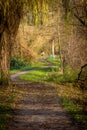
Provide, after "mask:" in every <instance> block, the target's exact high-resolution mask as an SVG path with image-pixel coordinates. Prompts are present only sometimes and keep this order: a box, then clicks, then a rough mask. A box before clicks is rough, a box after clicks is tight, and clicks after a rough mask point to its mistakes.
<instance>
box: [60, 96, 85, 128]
mask: <svg viewBox="0 0 87 130" xmlns="http://www.w3.org/2000/svg"><path fill="white" fill-rule="evenodd" d="M62 105H63V106H64V107H65V109H66V110H68V111H69V112H70V113H71V114H72V117H73V119H74V120H76V121H77V122H78V123H80V124H82V126H83V128H84V130H87V116H86V115H85V113H84V112H83V109H82V106H80V105H78V104H75V103H73V102H72V101H71V100H69V99H68V98H66V97H62Z"/></svg>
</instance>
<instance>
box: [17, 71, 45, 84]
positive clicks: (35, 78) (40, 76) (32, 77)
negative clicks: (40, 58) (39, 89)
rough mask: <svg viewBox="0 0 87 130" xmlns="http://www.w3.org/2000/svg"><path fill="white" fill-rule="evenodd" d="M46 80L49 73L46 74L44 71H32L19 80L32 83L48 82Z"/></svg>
mask: <svg viewBox="0 0 87 130" xmlns="http://www.w3.org/2000/svg"><path fill="white" fill-rule="evenodd" d="M46 78H47V73H46V72H45V73H44V72H43V70H42V71H40V70H37V71H32V72H30V73H28V74H24V75H21V76H20V77H19V79H21V80H26V81H32V82H44V81H46Z"/></svg>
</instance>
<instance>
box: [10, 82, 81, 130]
mask: <svg viewBox="0 0 87 130" xmlns="http://www.w3.org/2000/svg"><path fill="white" fill-rule="evenodd" d="M14 84H16V87H15V92H16V94H17V100H16V101H15V107H14V108H13V112H12V114H13V118H12V119H11V120H10V122H9V126H8V130H80V128H78V126H77V124H74V123H73V121H72V119H71V117H70V115H69V114H68V113H67V112H66V111H65V110H64V109H63V108H62V106H61V105H60V99H59V97H58V96H57V92H56V90H55V88H54V87H53V86H50V85H46V84H43V83H29V82H14Z"/></svg>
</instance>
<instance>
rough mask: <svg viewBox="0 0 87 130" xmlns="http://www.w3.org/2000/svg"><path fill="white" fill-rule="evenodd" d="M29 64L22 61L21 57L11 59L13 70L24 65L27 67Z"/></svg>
mask: <svg viewBox="0 0 87 130" xmlns="http://www.w3.org/2000/svg"><path fill="white" fill-rule="evenodd" d="M27 65H28V63H26V62H24V61H22V60H21V59H20V58H17V57H13V58H12V59H11V63H10V68H11V70H13V69H21V68H23V67H25V66H27Z"/></svg>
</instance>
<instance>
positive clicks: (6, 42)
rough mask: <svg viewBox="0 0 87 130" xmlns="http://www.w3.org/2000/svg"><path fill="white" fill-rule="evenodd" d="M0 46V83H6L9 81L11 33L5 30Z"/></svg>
mask: <svg viewBox="0 0 87 130" xmlns="http://www.w3.org/2000/svg"><path fill="white" fill-rule="evenodd" d="M1 42H2V46H1V48H0V84H3V85H5V84H6V85H8V84H9V83H10V58H11V44H12V43H11V35H9V33H7V32H6V31H4V32H3V35H2V38H1Z"/></svg>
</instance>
